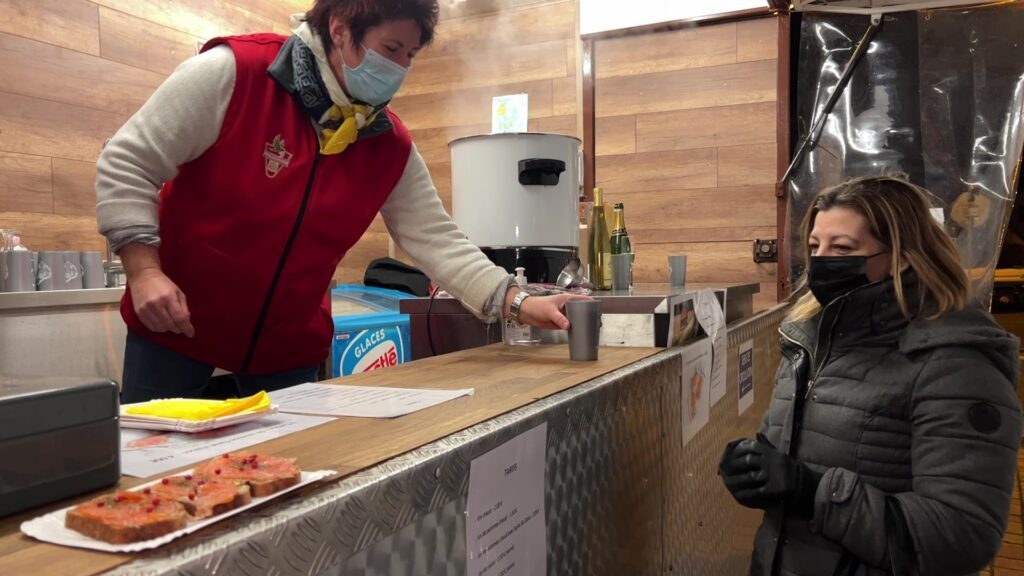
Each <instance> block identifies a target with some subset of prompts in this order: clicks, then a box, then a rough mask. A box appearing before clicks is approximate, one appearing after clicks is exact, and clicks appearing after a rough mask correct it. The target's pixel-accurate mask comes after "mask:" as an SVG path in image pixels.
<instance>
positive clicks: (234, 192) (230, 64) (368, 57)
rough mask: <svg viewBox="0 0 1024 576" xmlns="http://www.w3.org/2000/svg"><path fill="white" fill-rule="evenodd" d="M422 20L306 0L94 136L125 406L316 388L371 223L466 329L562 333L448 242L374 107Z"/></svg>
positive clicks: (451, 233)
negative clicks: (456, 306) (332, 291)
mask: <svg viewBox="0 0 1024 576" xmlns="http://www.w3.org/2000/svg"><path fill="white" fill-rule="evenodd" d="M437 16H438V7H437V2H436V0H317V1H316V3H315V5H314V7H313V9H312V10H310V11H309V12H308V13H307V14H306V15H305V16H301V17H298V18H293V33H292V35H291V36H287V37H286V36H280V35H276V34H253V35H248V36H235V37H226V38H216V39H214V40H211V41H210V42H208V43H207V44H206V45H205V46H204V47H203V50H202V53H201V54H199V55H198V56H196V57H194V58H191V59H189V60H187V61H186V62H184V63H182V64H181V66H179V67H178V69H177V70H175V71H174V73H173V74H171V76H170V77H169V78H168V79H167V80H166V81H165V82H164V84H163V85H162V86H160V88H159V89H157V91H156V92H155V93H154V94H153V96H152V97H151V98H150V99H149V100H148V101H147V102H146V103H145V104H144V105H143V107H142V108H141V109H140V110H139V111H138V112H137V113H136V114H135V115H134V116H132V117H131V118H130V119H129V120H128V122H127V123H126V124H125V125H124V126H123V127H122V128H121V129H120V130H119V131H118V132H117V134H116V135H115V136H114V137H113V138H112V139H111V140H110V142H109V143H108V145H107V146H106V148H105V149H104V151H103V154H102V155H101V156H100V159H99V162H98V164H97V170H98V174H97V181H96V192H97V220H98V223H99V229H100V232H101V233H103V234H104V235H105V236H106V237H107V239H108V240H109V241H110V243H111V244H112V246H113V248H114V250H115V251H117V253H118V254H119V255H120V256H121V260H122V262H123V263H124V267H125V271H126V274H127V277H128V289H127V290H126V292H125V296H124V299H123V300H122V302H121V313H122V316H123V317H124V319H125V322H126V323H127V324H128V339H127V344H126V348H125V364H124V377H123V383H122V400H123V401H124V402H139V401H144V400H148V399H152V398H157V397H174V396H182V397H195V396H200V395H202V393H203V390H204V388H205V387H206V385H207V383H208V381H209V378H210V375H211V374H212V372H213V370H214V368H222V369H224V370H228V371H230V372H232V373H233V374H234V375H235V379H236V382H237V383H238V386H239V391H240V392H241V393H242V394H250V393H253V392H255V391H257V390H261V389H264V390H272V389H276V388H281V387H284V386H290V385H294V384H298V383H301V382H307V381H311V380H315V378H316V372H317V367H318V366H319V364H320V363H322V362H323V360H324V359H325V358H326V357H327V354H328V348H329V345H330V342H331V337H332V334H333V322H332V319H331V316H330V310H329V308H328V303H327V299H325V297H324V295H325V293H326V291H327V288H328V286H329V283H330V280H331V278H332V276H333V274H334V271H335V269H336V267H337V265H338V263H339V262H340V261H341V259H342V258H343V257H344V255H345V253H346V252H347V251H348V249H349V248H351V247H352V246H353V245H354V244H355V243H356V242H357V241H358V240H359V238H360V237H361V236H362V234H363V232H364V231H365V230H366V229H367V227H369V225H370V223H371V222H372V221H373V219H374V218H375V217H376V215H377V214H378V213H379V214H381V215H382V216H383V219H384V223H385V224H386V225H387V228H388V230H389V232H390V233H391V235H392V237H393V238H394V239H395V241H396V243H397V244H398V245H399V247H401V248H402V249H403V250H404V251H405V252H406V253H407V254H409V255H410V256H411V257H412V258H413V260H414V261H415V262H416V263H417V264H418V265H419V267H420V268H422V269H423V271H424V272H425V273H426V274H427V275H428V276H429V277H430V278H433V279H435V280H437V281H438V282H439V283H440V284H442V285H444V286H445V287H446V288H447V289H448V290H449V291H450V292H451V293H452V295H453V296H455V297H457V298H459V300H460V301H461V302H462V303H463V304H464V305H465V306H466V307H467V308H469V309H470V310H471V311H472V312H473V313H474V314H476V315H478V316H479V317H480V318H483V319H490V320H493V319H498V318H501V317H502V316H505V317H507V316H509V315H510V314H511V315H512V316H518V318H519V319H521V320H522V321H523V322H524V323H526V324H530V325H533V326H538V327H541V328H547V329H565V328H567V327H568V321H567V320H566V319H565V317H564V315H563V313H562V309H563V307H564V304H565V302H566V300H567V299H569V298H570V297H569V296H566V295H558V296H547V297H541V296H535V297H532V298H526V297H525V295H520V294H519V290H518V288H516V287H515V286H514V283H513V282H511V279H510V277H509V275H508V274H507V273H506V272H505V271H504V270H503V269H501V268H499V267H497V266H494V265H493V264H492V263H491V262H490V261H489V260H488V259H487V258H486V257H485V256H484V255H483V254H482V253H481V252H480V251H479V250H478V249H477V248H476V247H475V246H474V245H473V244H471V243H470V242H469V241H468V240H467V239H466V238H465V235H464V234H462V233H461V232H460V231H459V230H458V229H457V228H456V226H455V224H454V223H453V222H452V220H451V218H450V217H449V216H448V214H447V213H446V212H445V210H444V208H443V206H442V204H441V201H440V200H439V199H438V197H437V190H436V189H435V188H434V186H433V183H432V182H431V179H430V175H429V174H428V172H427V168H426V165H425V164H424V162H423V158H422V157H421V156H420V154H419V153H418V152H417V151H416V147H415V145H414V144H413V143H412V140H411V137H410V135H409V131H408V130H407V129H406V128H405V126H404V125H403V124H402V122H401V120H399V118H398V117H397V116H396V115H395V114H394V113H393V112H392V111H391V110H390V109H389V108H388V107H387V104H388V102H389V101H390V100H391V98H392V96H394V94H395V93H396V92H397V91H398V89H399V87H400V86H401V84H402V80H403V79H404V77H405V74H406V72H407V71H408V69H409V66H410V65H411V64H412V60H413V58H414V57H415V56H416V54H417V53H418V52H419V50H420V49H422V48H423V47H424V46H426V45H427V44H429V43H430V41H431V40H432V39H433V35H434V27H435V25H436V24H437Z"/></svg>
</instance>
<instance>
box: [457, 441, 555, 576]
mask: <svg viewBox="0 0 1024 576" xmlns="http://www.w3.org/2000/svg"><path fill="white" fill-rule="evenodd" d="M547 434H548V425H547V423H544V424H541V425H540V426H537V427H536V428H534V429H532V430H529V431H527V432H524V433H522V434H520V435H519V436H516V437H515V438H513V439H512V440H509V441H508V442H506V443H504V444H502V445H501V446H498V447H497V448H495V449H494V450H491V451H490V452H488V453H486V454H484V455H483V456H480V457H478V458H475V459H474V460H473V462H472V463H470V466H469V498H468V500H467V503H466V556H467V573H468V574H469V576H512V575H519V574H522V575H526V574H547V524H546V523H545V521H544V458H545V453H546V451H547Z"/></svg>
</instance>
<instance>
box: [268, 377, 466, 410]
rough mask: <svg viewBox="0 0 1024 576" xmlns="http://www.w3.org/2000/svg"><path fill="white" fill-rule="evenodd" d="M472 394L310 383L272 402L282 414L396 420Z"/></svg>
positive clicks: (273, 396)
mask: <svg viewBox="0 0 1024 576" xmlns="http://www.w3.org/2000/svg"><path fill="white" fill-rule="evenodd" d="M473 392H474V391H473V389H472V388H463V389H460V390H420V389H417V388H384V387H375V386H344V385H340V384H317V383H315V382H309V383H306V384H299V385H298V386H292V387H291V388H284V389H282V390H277V391H274V392H271V393H270V399H271V401H273V403H274V404H277V405H278V406H279V409H280V411H281V412H289V413H293V414H318V415H324V416H354V417H358V418H396V417H398V416H404V415H406V414H411V413H413V412H418V411H420V410H423V409H424V408H430V407H431V406H437V405H438V404H443V403H445V402H448V401H450V400H454V399H456V398H460V397H462V396H472V395H473Z"/></svg>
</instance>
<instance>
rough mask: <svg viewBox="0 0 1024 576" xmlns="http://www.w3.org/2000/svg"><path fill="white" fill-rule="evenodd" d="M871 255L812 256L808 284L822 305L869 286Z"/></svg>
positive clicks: (808, 271) (872, 256)
mask: <svg viewBox="0 0 1024 576" xmlns="http://www.w3.org/2000/svg"><path fill="white" fill-rule="evenodd" d="M881 254H885V251H882V252H879V253H878V254H872V255H871V256H812V257H811V263H810V265H809V266H808V267H807V286H808V287H809V288H810V289H811V294H814V297H815V298H816V299H817V300H818V303H819V304H821V305H822V306H825V305H827V304H828V303H830V302H832V301H833V300H835V299H836V298H839V297H840V296H842V295H843V294H846V293H847V292H849V291H851V290H855V289H857V288H860V287H861V286H867V285H868V284H870V283H871V281H870V280H868V274H867V271H868V260H870V259H872V258H874V257H875V256H879V255H881Z"/></svg>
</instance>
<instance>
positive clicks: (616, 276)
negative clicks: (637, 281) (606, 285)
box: [612, 254, 633, 290]
mask: <svg viewBox="0 0 1024 576" xmlns="http://www.w3.org/2000/svg"><path fill="white" fill-rule="evenodd" d="M632 286H633V254H612V290H629V289H630V288H631V287H632Z"/></svg>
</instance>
